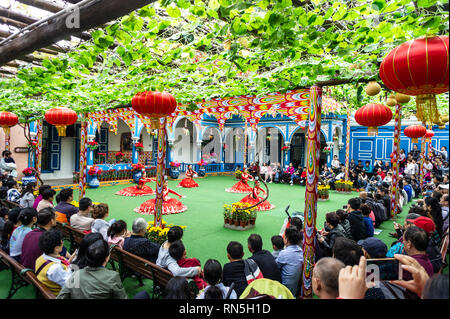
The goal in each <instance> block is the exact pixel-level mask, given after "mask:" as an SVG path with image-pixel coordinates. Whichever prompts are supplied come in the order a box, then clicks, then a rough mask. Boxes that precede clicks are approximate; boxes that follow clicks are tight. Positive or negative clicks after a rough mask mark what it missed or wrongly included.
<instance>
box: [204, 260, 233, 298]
mask: <svg viewBox="0 0 450 319" xmlns="http://www.w3.org/2000/svg"><path fill="white" fill-rule="evenodd" d="M203 277H204V278H205V280H206V282H207V284H208V285H207V286H206V287H205V288H204V289H203V290H202V291H200V293H199V295H198V296H197V299H225V298H226V297H227V296H228V299H237V294H236V292H235V291H234V290H232V291H230V288H229V287H226V286H225V285H224V284H223V283H222V265H221V264H220V262H219V261H217V260H215V259H208V260H207V261H206V263H205V266H204V267H203ZM211 290H212V291H211ZM208 295H209V296H212V295H216V296H217V298H208Z"/></svg>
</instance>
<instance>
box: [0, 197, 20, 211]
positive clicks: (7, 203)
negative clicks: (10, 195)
mask: <svg viewBox="0 0 450 319" xmlns="http://www.w3.org/2000/svg"><path fill="white" fill-rule="evenodd" d="M0 205H2V206H3V207H6V208H8V209H13V208H15V207H19V208H20V205H19V204H18V203H14V202H10V201H9V200H6V199H0Z"/></svg>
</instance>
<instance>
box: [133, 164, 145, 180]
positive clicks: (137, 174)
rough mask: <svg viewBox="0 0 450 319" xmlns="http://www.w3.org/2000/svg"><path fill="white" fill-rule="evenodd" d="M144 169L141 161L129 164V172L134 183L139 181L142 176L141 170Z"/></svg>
mask: <svg viewBox="0 0 450 319" xmlns="http://www.w3.org/2000/svg"><path fill="white" fill-rule="evenodd" d="M144 169H145V166H144V165H142V164H141V163H137V164H131V172H132V174H133V179H134V181H135V182H136V183H138V182H139V179H140V178H141V177H142V170H144Z"/></svg>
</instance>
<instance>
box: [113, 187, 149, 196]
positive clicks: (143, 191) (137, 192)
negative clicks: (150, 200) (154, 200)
mask: <svg viewBox="0 0 450 319" xmlns="http://www.w3.org/2000/svg"><path fill="white" fill-rule="evenodd" d="M155 193H156V192H155V191H154V190H153V189H151V187H149V186H147V185H144V186H143V187H142V188H138V187H137V186H130V187H127V188H124V189H121V190H120V191H118V192H117V193H116V195H121V196H129V197H132V196H147V195H154V194H155Z"/></svg>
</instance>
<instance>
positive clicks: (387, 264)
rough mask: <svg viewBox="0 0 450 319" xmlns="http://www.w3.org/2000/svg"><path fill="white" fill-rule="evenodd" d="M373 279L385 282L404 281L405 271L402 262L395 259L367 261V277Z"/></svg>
mask: <svg viewBox="0 0 450 319" xmlns="http://www.w3.org/2000/svg"><path fill="white" fill-rule="evenodd" d="M369 276H371V279H374V280H379V281H385V280H402V279H403V269H402V267H401V264H400V262H399V261H398V260H397V259H395V258H378V259H367V260H366V277H369Z"/></svg>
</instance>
